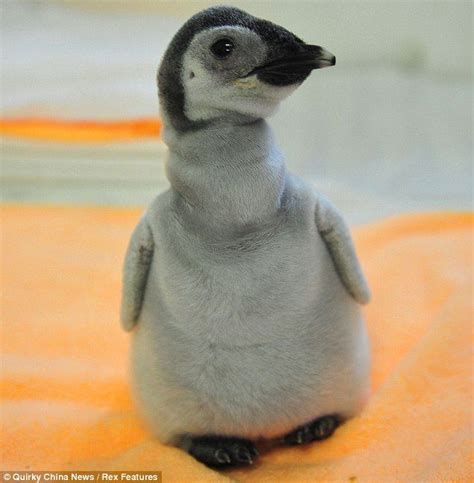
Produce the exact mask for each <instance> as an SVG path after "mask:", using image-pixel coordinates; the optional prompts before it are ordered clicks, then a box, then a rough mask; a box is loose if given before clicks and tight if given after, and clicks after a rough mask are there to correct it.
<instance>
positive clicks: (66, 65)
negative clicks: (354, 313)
mask: <svg viewBox="0 0 474 483" xmlns="http://www.w3.org/2000/svg"><path fill="white" fill-rule="evenodd" d="M226 3H229V4H232V5H234V6H237V7H240V8H242V9H244V10H247V11H248V12H250V13H252V14H254V15H256V16H259V17H263V18H267V19H269V20H271V21H273V22H275V23H278V24H280V25H283V26H284V27H286V28H288V29H289V30H292V31H293V32H295V33H296V34H297V35H298V36H300V37H302V38H303V39H304V40H306V41H307V42H310V43H315V44H319V45H322V46H324V47H326V48H327V49H328V50H330V51H331V52H332V53H334V54H335V55H336V57H337V66H336V67H335V68H331V69H324V70H321V71H315V72H314V73H313V74H312V75H311V77H310V78H309V79H308V80H307V81H306V82H305V83H304V84H303V86H302V87H301V88H300V89H298V90H297V91H296V92H295V94H293V95H292V96H291V97H290V98H289V99H288V100H287V101H286V102H285V103H284V104H283V105H282V107H281V109H280V112H279V113H278V114H277V115H275V116H274V117H273V118H271V119H270V122H271V124H272V125H273V127H274V129H275V131H276V136H277V140H278V141H279V144H280V146H281V148H282V150H283V152H284V153H285V156H286V159H287V163H288V166H289V168H290V170H292V171H294V172H296V173H298V174H300V175H302V176H304V177H306V178H308V179H310V180H312V181H313V182H314V184H315V186H316V187H317V188H318V189H319V190H320V191H322V192H324V193H326V194H327V195H328V196H330V197H331V199H332V200H333V201H334V202H335V204H336V205H337V206H338V207H339V208H340V209H342V210H343V211H344V212H345V214H346V215H347V217H348V219H349V221H350V222H351V223H353V224H358V223H366V222H370V221H373V220H376V219H380V218H382V217H385V216H388V215H392V214H396V213H403V212H412V211H430V210H445V209H448V210H466V209H471V208H472V157H473V156H472V154H473V136H472V132H473V131H472V108H473V104H472V87H473V84H472V82H473V81H472V62H473V56H472V44H473V39H472V31H473V11H472V9H473V6H472V2H470V1H466V2H464V1H304V2H303V1H285V2H279V1H273V0H272V1H266V2H257V1H232V2H226ZM214 4H215V2H206V1H174V2H164V1H153V0H149V1H144V0H134V1H115V0H108V1H105V0H87V1H59V0H57V1H54V0H49V1H24V0H11V1H8V0H4V1H3V2H2V4H1V22H2V38H1V48H2V52H1V68H2V77H1V81H2V85H1V87H2V90H1V94H2V99H1V106H2V120H1V132H2V198H3V200H4V201H7V202H22V203H24V202H33V203H37V202H38V203H44V202H48V203H60V204H82V205H84V204H88V205H132V206H137V205H138V206H139V205H145V204H147V203H149V202H150V200H151V199H152V198H153V197H154V196H155V195H156V194H157V193H158V192H160V191H162V190H164V189H166V188H167V181H166V178H165V176H164V170H163V161H164V159H165V157H166V147H165V146H164V144H163V143H162V142H161V141H160V138H159V129H160V124H159V108H158V101H157V89H156V82H155V77H156V70H157V66H158V64H159V61H160V59H161V56H162V54H163V52H164V50H165V48H166V46H167V44H168V42H169V41H170V39H171V37H172V36H173V34H174V33H175V32H176V31H177V30H178V29H179V27H180V26H181V25H182V23H183V22H184V21H185V20H186V19H187V18H188V17H189V16H191V15H192V14H194V13H196V12H197V11H199V10H200V9H202V8H205V7H208V6H210V5H214Z"/></svg>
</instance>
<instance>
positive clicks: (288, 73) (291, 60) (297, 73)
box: [245, 44, 336, 86]
mask: <svg viewBox="0 0 474 483" xmlns="http://www.w3.org/2000/svg"><path fill="white" fill-rule="evenodd" d="M333 65H336V57H335V56H334V55H333V54H331V53H330V52H328V51H327V50H326V49H323V48H322V47H320V46H319V45H307V44H299V49H298V52H292V53H291V54H287V55H284V56H282V57H278V58H277V59H274V60H272V61H270V62H268V63H266V64H263V65H260V66H258V67H256V68H255V69H253V70H252V71H250V72H249V73H248V74H247V75H246V76H245V77H249V76H251V75H257V77H258V79H260V80H262V81H264V82H266V83H267V84H272V85H279V86H283V85H290V84H295V83H300V82H303V81H304V80H305V79H306V77H308V75H309V74H310V73H311V71H312V70H314V69H322V68H324V67H331V66H333Z"/></svg>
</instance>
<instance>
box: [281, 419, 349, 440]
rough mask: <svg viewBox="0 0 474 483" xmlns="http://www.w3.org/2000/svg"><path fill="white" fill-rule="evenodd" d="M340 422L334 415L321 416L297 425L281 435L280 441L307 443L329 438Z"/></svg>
mask: <svg viewBox="0 0 474 483" xmlns="http://www.w3.org/2000/svg"><path fill="white" fill-rule="evenodd" d="M340 423H341V421H340V419H339V418H338V417H337V416H335V415H329V416H323V417H321V418H318V419H315V420H314V421H311V422H310V423H308V424H304V425H302V426H298V427H297V428H296V429H295V430H293V431H291V433H288V434H287V435H285V436H283V438H282V443H283V444H287V445H300V444H308V443H311V442H313V441H321V440H323V439H326V438H329V437H330V436H331V435H332V434H333V433H334V431H335V430H336V428H337V427H338V426H339V424H340Z"/></svg>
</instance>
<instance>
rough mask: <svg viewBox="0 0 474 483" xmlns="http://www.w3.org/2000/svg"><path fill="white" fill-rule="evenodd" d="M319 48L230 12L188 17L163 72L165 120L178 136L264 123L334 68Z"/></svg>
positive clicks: (209, 11) (206, 12)
mask: <svg viewBox="0 0 474 483" xmlns="http://www.w3.org/2000/svg"><path fill="white" fill-rule="evenodd" d="M335 63H336V59H335V57H334V56H333V55H332V54H330V53H329V52H327V51H326V50H325V49H323V48H322V47H319V46H316V45H308V44H306V43H305V42H303V41H302V40H301V39H300V38H298V37H297V36H296V35H294V34H292V33H291V32H289V31H288V30H286V29H284V28H283V27H280V26H278V25H275V24H273V23H271V22H269V21H267V20H261V19H258V18H256V17H253V16H252V15H249V14H247V13H246V12H243V11H242V10H239V9H237V8H233V7H211V8H209V9H206V10H203V11H201V12H199V13H198V14H196V15H194V16H193V17H191V18H190V19H189V20H188V21H187V22H186V23H185V24H184V25H183V27H182V28H181V29H180V30H179V31H178V32H177V34H176V35H175V36H174V38H173V39H172V41H171V43H170V45H169V47H168V49H167V50H166V52H165V55H164V57H163V60H162V62H161V65H160V68H159V71H158V88H159V96H160V104H161V109H162V115H163V116H164V118H165V121H166V122H169V123H170V124H171V125H172V126H173V127H174V128H175V129H177V130H187V129H193V128H195V127H197V126H200V125H202V124H205V123H209V122H212V121H215V120H234V121H235V120H237V121H239V120H249V119H250V120H252V119H259V118H264V117H267V116H269V115H271V114H273V112H274V111H275V110H276V108H277V107H278V104H279V103H280V101H282V100H283V99H284V98H286V97H287V96H288V95H289V94H291V93H292V92H293V91H294V90H295V89H296V88H297V87H298V86H299V85H301V83H302V82H303V81H304V80H305V79H306V78H307V77H308V76H309V74H310V73H311V71H312V70H314V69H319V68H322V67H328V66H331V65H335Z"/></svg>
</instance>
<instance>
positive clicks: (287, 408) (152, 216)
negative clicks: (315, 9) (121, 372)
mask: <svg viewBox="0 0 474 483" xmlns="http://www.w3.org/2000/svg"><path fill="white" fill-rule="evenodd" d="M334 64H335V58H334V56H333V55H331V54H330V53H329V52H327V51H326V50H324V49H323V48H321V47H318V46H313V45H308V44H306V43H304V42H303V41H302V40H301V39H299V38H298V37H296V36H295V35H293V34H292V33H290V32H289V31H287V30H285V29H284V28H282V27H279V26H277V25H275V24H273V23H270V22H268V21H265V20H260V19H257V18H255V17H253V16H251V15H249V14H247V13H245V12H243V11H241V10H238V9H236V8H231V7H214V8H210V9H207V10H204V11H202V12H200V13H198V14H196V15H195V16H193V17H192V18H191V19H190V20H188V22H186V23H185V24H184V26H183V27H182V28H181V29H180V30H179V31H178V33H177V34H176V35H175V37H174V38H173V40H172V41H171V44H170V45H169V47H168V49H167V51H166V53H165V55H164V58H163V60H162V63H161V65H160V68H159V73H158V87H159V96H160V103H161V114H162V118H163V121H164V132H163V139H164V141H165V142H166V144H167V145H168V147H169V159H168V161H167V176H168V179H169V181H170V184H171V187H170V189H169V190H168V191H166V192H164V193H162V194H160V195H159V196H157V198H156V199H155V200H154V201H153V202H152V203H151V205H150V206H149V207H148V209H147V210H146V212H145V214H144V216H143V217H142V219H141V220H140V222H139V224H138V226H137V227H136V229H135V231H134V233H133V235H132V238H131V241H130V245H129V247H128V251H127V254H126V259H125V266H124V274H123V298H122V308H121V318H122V323H123V326H124V328H125V329H126V330H132V329H133V334H132V335H133V337H132V386H133V393H134V397H135V399H136V402H137V405H138V407H139V409H140V411H141V413H142V414H143V416H144V418H145V419H146V421H147V422H148V424H149V426H150V428H151V429H152V431H153V433H154V434H155V435H156V436H157V437H158V438H159V439H160V440H161V441H163V442H165V443H168V444H172V445H176V446H179V447H181V448H183V449H185V450H186V451H188V452H189V453H190V454H191V455H193V456H194V457H195V458H197V459H198V460H200V461H201V462H203V463H205V464H207V465H210V466H230V465H248V464H251V463H252V462H254V461H255V459H256V458H257V456H258V452H257V449H256V446H255V443H256V441H257V440H259V439H261V438H263V439H272V440H273V439H277V440H278V441H280V442H282V443H283V444H303V443H309V442H311V441H315V440H319V439H324V438H326V437H328V436H330V435H331V434H332V432H333V431H334V430H335V428H336V426H337V425H338V424H339V423H340V422H341V421H343V420H344V419H346V418H348V417H351V416H353V415H354V414H356V413H357V411H358V410H359V409H360V407H361V405H362V404H363V402H364V399H365V397H366V395H367V392H368V374H369V349H368V342H367V334H366V329H365V325H364V321H363V319H362V316H361V312H360V307H359V304H363V303H366V302H368V300H369V289H368V287H367V283H366V281H365V279H364V276H363V274H362V271H361V268H360V266H359V263H358V260H357V256H356V254H355V251H354V247H353V244H352V241H351V236H350V232H349V230H348V228H347V226H346V224H345V222H344V220H343V218H342V217H341V215H340V214H339V213H338V211H337V210H336V209H335V208H334V207H333V206H332V205H331V204H330V202H329V201H328V200H327V199H325V198H323V197H322V196H321V195H320V194H318V193H317V192H315V190H314V189H313V187H312V185H310V184H308V183H306V182H304V181H303V180H302V179H300V178H298V177H297V176H294V175H292V174H290V173H289V172H288V171H287V170H286V168H285V163H284V160H283V157H282V155H281V153H280V151H279V150H278V148H277V146H276V145H275V142H274V140H273V136H272V131H271V129H270V127H269V126H268V124H267V122H266V121H265V118H266V117H267V116H269V115H270V114H272V113H273V112H274V111H275V109H276V108H277V107H278V105H279V103H280V102H281V101H282V100H283V99H284V98H285V97H287V96H288V95H289V94H290V93H291V92H292V91H294V90H295V89H296V88H297V87H298V86H299V85H301V83H302V82H303V81H304V80H305V79H306V78H307V77H308V75H309V74H310V73H311V71H312V70H314V69H318V68H321V67H326V66H331V65H334Z"/></svg>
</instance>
